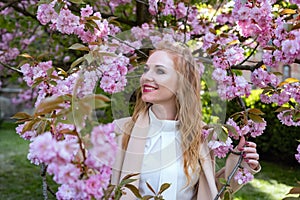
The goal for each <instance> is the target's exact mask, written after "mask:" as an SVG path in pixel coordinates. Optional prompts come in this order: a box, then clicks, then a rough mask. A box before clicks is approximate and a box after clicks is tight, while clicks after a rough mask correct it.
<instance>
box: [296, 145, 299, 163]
mask: <svg viewBox="0 0 300 200" xmlns="http://www.w3.org/2000/svg"><path fill="white" fill-rule="evenodd" d="M297 151H298V153H297V154H295V158H296V159H297V160H298V162H299V163H300V144H299V145H298V147H297Z"/></svg>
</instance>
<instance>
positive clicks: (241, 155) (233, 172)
mask: <svg viewBox="0 0 300 200" xmlns="http://www.w3.org/2000/svg"><path fill="white" fill-rule="evenodd" d="M242 160H243V154H242V153H241V154H240V156H239V160H238V162H237V163H236V165H235V166H234V168H233V170H232V171H231V173H230V174H229V176H228V178H227V181H226V184H225V185H223V187H222V188H221V190H220V191H219V192H218V194H217V195H216V197H215V198H214V200H218V199H219V198H220V196H221V195H222V193H223V192H224V191H225V189H226V187H227V186H229V185H230V181H231V180H232V178H233V176H234V174H235V173H236V171H237V170H238V169H239V167H240V165H241V163H242Z"/></svg>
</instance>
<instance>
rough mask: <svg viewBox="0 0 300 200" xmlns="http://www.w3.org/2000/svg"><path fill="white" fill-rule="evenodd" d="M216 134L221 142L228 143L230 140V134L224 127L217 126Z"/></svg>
mask: <svg viewBox="0 0 300 200" xmlns="http://www.w3.org/2000/svg"><path fill="white" fill-rule="evenodd" d="M215 132H216V133H217V137H218V139H219V140H220V141H222V142H226V140H227V138H228V133H226V132H225V131H224V129H223V126H221V125H216V126H215Z"/></svg>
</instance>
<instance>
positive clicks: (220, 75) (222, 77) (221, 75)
mask: <svg viewBox="0 0 300 200" xmlns="http://www.w3.org/2000/svg"><path fill="white" fill-rule="evenodd" d="M212 78H213V79H214V80H216V81H218V82H223V81H227V79H228V78H229V77H228V76H227V72H226V70H224V69H222V68H216V69H215V70H214V71H213V73H212Z"/></svg>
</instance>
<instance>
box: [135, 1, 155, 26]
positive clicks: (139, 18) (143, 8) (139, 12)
mask: <svg viewBox="0 0 300 200" xmlns="http://www.w3.org/2000/svg"><path fill="white" fill-rule="evenodd" d="M148 8H149V5H148V1H147V0H137V1H136V23H137V25H138V26H140V25H142V24H143V23H145V22H149V21H151V19H152V16H151V14H150V13H149V11H148Z"/></svg>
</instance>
